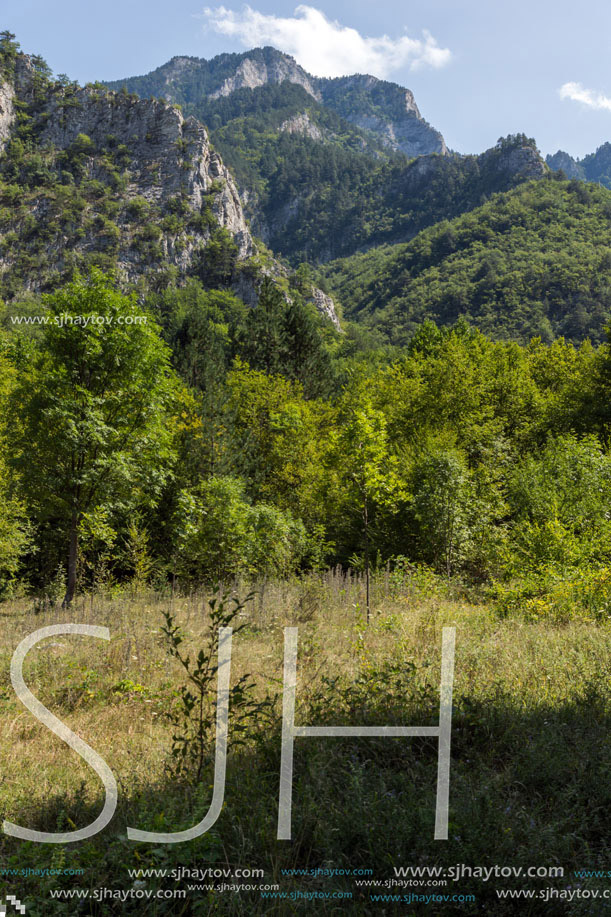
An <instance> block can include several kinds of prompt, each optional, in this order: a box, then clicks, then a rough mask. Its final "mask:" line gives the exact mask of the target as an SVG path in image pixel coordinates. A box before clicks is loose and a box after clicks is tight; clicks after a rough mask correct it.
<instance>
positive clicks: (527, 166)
mask: <svg viewBox="0 0 611 917" xmlns="http://www.w3.org/2000/svg"><path fill="white" fill-rule="evenodd" d="M479 158H480V160H481V162H482V164H483V165H484V166H485V165H486V164H487V163H494V168H495V170H496V171H497V172H498V173H500V174H507V175H512V176H514V177H515V179H516V180H521V181H530V180H531V179H535V178H542V177H543V176H544V175H545V173H546V172H547V171H548V170H547V166H546V165H545V163H544V161H543V160H542V159H541V156H540V155H539V153H538V152H537V150H536V149H535V148H534V147H532V146H530V145H529V144H526V143H525V144H522V145H519V146H512V147H509V148H508V149H506V150H504V149H501V150H500V154H499V153H498V152H497V148H495V147H493V148H492V149H491V150H487V151H486V152H485V153H482V154H481V156H480V157H479Z"/></svg>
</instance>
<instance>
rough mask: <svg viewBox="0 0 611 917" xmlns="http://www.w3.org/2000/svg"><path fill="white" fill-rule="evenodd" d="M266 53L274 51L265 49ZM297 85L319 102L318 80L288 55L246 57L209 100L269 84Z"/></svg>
mask: <svg viewBox="0 0 611 917" xmlns="http://www.w3.org/2000/svg"><path fill="white" fill-rule="evenodd" d="M263 50H264V52H265V51H272V50H273V49H271V48H270V49H268V48H264V49H263ZM287 81H288V82H290V83H296V84H297V85H298V86H303V88H304V89H305V90H306V92H309V93H310V95H311V96H313V98H315V99H317V100H319V99H320V93H319V92H318V90H317V89H316V85H315V84H316V80H315V79H314V78H313V77H310V76H309V74H307V73H306V72H305V70H303V69H302V68H301V67H300V66H299V64H297V63H296V62H295V61H294V60H293V58H292V57H289V55H288V54H280V53H279V52H276V54H275V55H272V56H270V55H268V59H267V60H260V59H259V60H257V59H253V58H250V57H245V58H244V59H243V60H242V61H241V62H240V64H239V65H238V67H237V69H236V71H235V73H234V74H233V76H230V77H227V79H226V80H225V81H224V82H223V84H222V85H221V86H220V87H219V88H218V89H217V90H216V91H215V92H211V93H210V94H209V98H211V99H218V98H219V97H220V96H228V95H231V93H232V92H235V91H236V90H237V89H256V88H257V87H258V86H265V85H267V84H268V83H284V82H287Z"/></svg>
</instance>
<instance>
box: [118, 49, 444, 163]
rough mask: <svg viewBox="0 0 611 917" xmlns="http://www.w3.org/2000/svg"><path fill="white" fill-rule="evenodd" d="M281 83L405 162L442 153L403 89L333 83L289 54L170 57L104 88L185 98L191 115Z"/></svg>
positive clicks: (361, 77) (353, 80)
mask: <svg viewBox="0 0 611 917" xmlns="http://www.w3.org/2000/svg"><path fill="white" fill-rule="evenodd" d="M284 82H289V83H294V84H296V85H297V86H301V87H302V88H303V89H305V91H306V92H307V93H309V95H310V96H312V98H313V99H315V100H316V101H317V102H320V103H322V104H323V105H324V106H326V107H328V108H330V109H331V110H332V111H334V112H336V113H337V114H339V115H340V116H341V117H342V118H344V119H345V120H346V121H349V122H350V123H352V124H354V125H355V126H356V127H359V128H361V129H364V130H367V131H369V132H370V133H372V134H374V136H375V138H376V139H377V141H378V142H379V141H381V142H382V143H383V144H384V145H385V146H388V147H390V148H391V149H393V150H401V151H402V152H404V153H406V154H407V155H408V156H410V157H412V156H423V155H426V154H428V153H440V154H442V155H445V154H446V153H447V148H446V144H445V141H444V139H443V137H442V135H441V134H440V133H439V131H436V130H435V129H434V128H433V127H431V125H430V124H428V122H427V121H425V120H424V118H423V117H422V115H421V114H420V111H419V110H418V106H417V105H416V101H415V99H414V96H413V93H412V92H410V90H409V89H405V88H404V87H402V86H398V85H397V84H396V83H389V82H387V81H385V80H379V79H377V78H376V77H374V76H369V75H366V74H355V75H353V76H344V77H338V78H337V79H326V78H320V77H315V76H312V75H311V74H310V73H307V72H306V71H305V70H304V69H303V67H300V66H299V64H298V63H297V62H296V61H295V60H294V58H292V57H291V56H290V55H289V54H283V53H282V52H281V51H277V50H276V49H275V48H270V47H266V48H255V49H253V50H252V51H246V52H244V53H243V54H220V55H218V57H215V58H212V60H204V59H203V58H195V57H174V58H172V60H171V61H169V62H168V63H167V64H163V66H161V67H158V68H157V70H154V71H153V72H152V73H149V74H147V75H146V76H136V77H128V78H126V79H125V80H116V81H115V82H113V83H108V84H107V85H108V86H110V87H111V88H113V89H119V88H120V87H121V86H127V88H128V89H129V90H130V91H135V92H137V93H138V94H139V95H141V96H142V97H147V96H152V95H155V96H159V95H162V96H163V97H164V98H166V99H168V100H171V101H175V102H180V101H183V100H185V99H189V103H188V104H189V105H191V106H192V108H193V109H194V110H196V111H197V109H198V107H199V108H200V109H201V108H202V106H203V103H204V102H205V100H206V99H218V98H222V97H227V96H230V95H231V94H232V93H233V92H236V91H238V90H240V89H258V88H259V87H261V86H266V85H268V84H279V83H284ZM204 107H205V106H204Z"/></svg>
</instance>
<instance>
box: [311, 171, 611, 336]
mask: <svg viewBox="0 0 611 917" xmlns="http://www.w3.org/2000/svg"><path fill="white" fill-rule="evenodd" d="M610 249H611V192H610V191H608V190H607V189H605V188H601V187H598V186H596V185H588V184H584V183H582V182H574V181H573V182H567V181H562V180H559V179H558V178H557V177H556V176H554V175H553V174H549V176H548V177H547V178H545V179H543V180H539V181H532V182H526V183H523V184H520V185H519V186H517V187H516V188H514V189H512V190H511V191H507V192H504V193H500V194H497V195H494V196H493V197H492V198H491V199H490V200H489V201H487V202H486V203H485V204H483V205H482V206H481V207H478V208H477V209H475V210H472V211H471V212H469V213H465V214H463V215H462V216H460V217H457V218H456V219H454V220H451V221H442V222H440V223H438V224H437V225H435V226H432V227H431V228H429V229H426V230H424V231H423V232H421V233H420V234H419V235H418V236H416V237H415V238H414V239H413V240H412V241H411V242H409V243H407V244H404V245H394V246H383V247H381V248H375V249H372V250H371V251H369V252H367V253H365V254H362V255H357V256H354V257H352V258H350V259H346V260H342V261H336V262H333V263H332V264H330V265H327V266H326V267H325V269H324V276H325V279H326V283H327V284H328V287H329V289H330V290H331V291H332V292H333V294H334V295H335V296H336V297H337V298H338V299H339V301H340V302H341V303H342V305H343V311H344V315H345V316H346V318H348V319H351V320H353V321H358V322H359V323H360V324H363V325H365V326H367V327H369V328H372V329H376V330H377V331H378V332H380V333H381V334H382V335H383V336H384V337H385V338H386V339H387V340H389V341H391V342H392V343H394V344H400V345H401V344H406V343H408V341H409V339H410V337H411V336H412V334H413V333H414V331H415V330H416V328H417V327H418V325H419V324H420V323H422V322H423V321H425V320H426V319H433V320H434V321H435V322H436V323H437V324H439V325H452V324H454V323H455V322H456V321H457V320H458V319H460V318H464V319H466V320H467V321H469V322H471V323H473V324H474V325H477V327H478V328H480V330H482V331H484V332H485V333H486V334H488V335H490V336H491V337H493V338H496V339H509V340H518V341H522V342H528V340H529V339H530V338H531V337H533V336H540V337H541V338H542V339H543V340H544V341H548V342H549V341H551V340H553V339H554V338H555V337H558V336H560V335H562V336H564V337H566V338H568V339H569V340H573V341H580V340H583V339H584V338H585V337H590V338H591V339H592V340H593V341H594V342H600V341H602V340H604V339H605V328H606V326H608V325H609V323H610V322H611V254H610Z"/></svg>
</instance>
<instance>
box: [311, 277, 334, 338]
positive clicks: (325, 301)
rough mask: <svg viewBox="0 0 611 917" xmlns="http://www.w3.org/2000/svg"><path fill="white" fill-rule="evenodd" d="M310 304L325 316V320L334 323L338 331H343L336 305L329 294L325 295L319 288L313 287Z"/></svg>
mask: <svg viewBox="0 0 611 917" xmlns="http://www.w3.org/2000/svg"><path fill="white" fill-rule="evenodd" d="M308 302H312V303H314V305H315V306H316V308H317V309H318V311H319V312H320V313H321V315H324V316H325V318H328V319H329V321H331V322H333V324H334V325H335V327H336V328H337V330H338V331H341V330H342V329H341V326H340V323H339V318H338V317H337V312H336V310H335V303H334V301H333V299H332V297H331V296H329V295H328V294H327V293H323V291H322V290H319V289H318V287H312V295H311V297H310V299H309V300H308Z"/></svg>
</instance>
